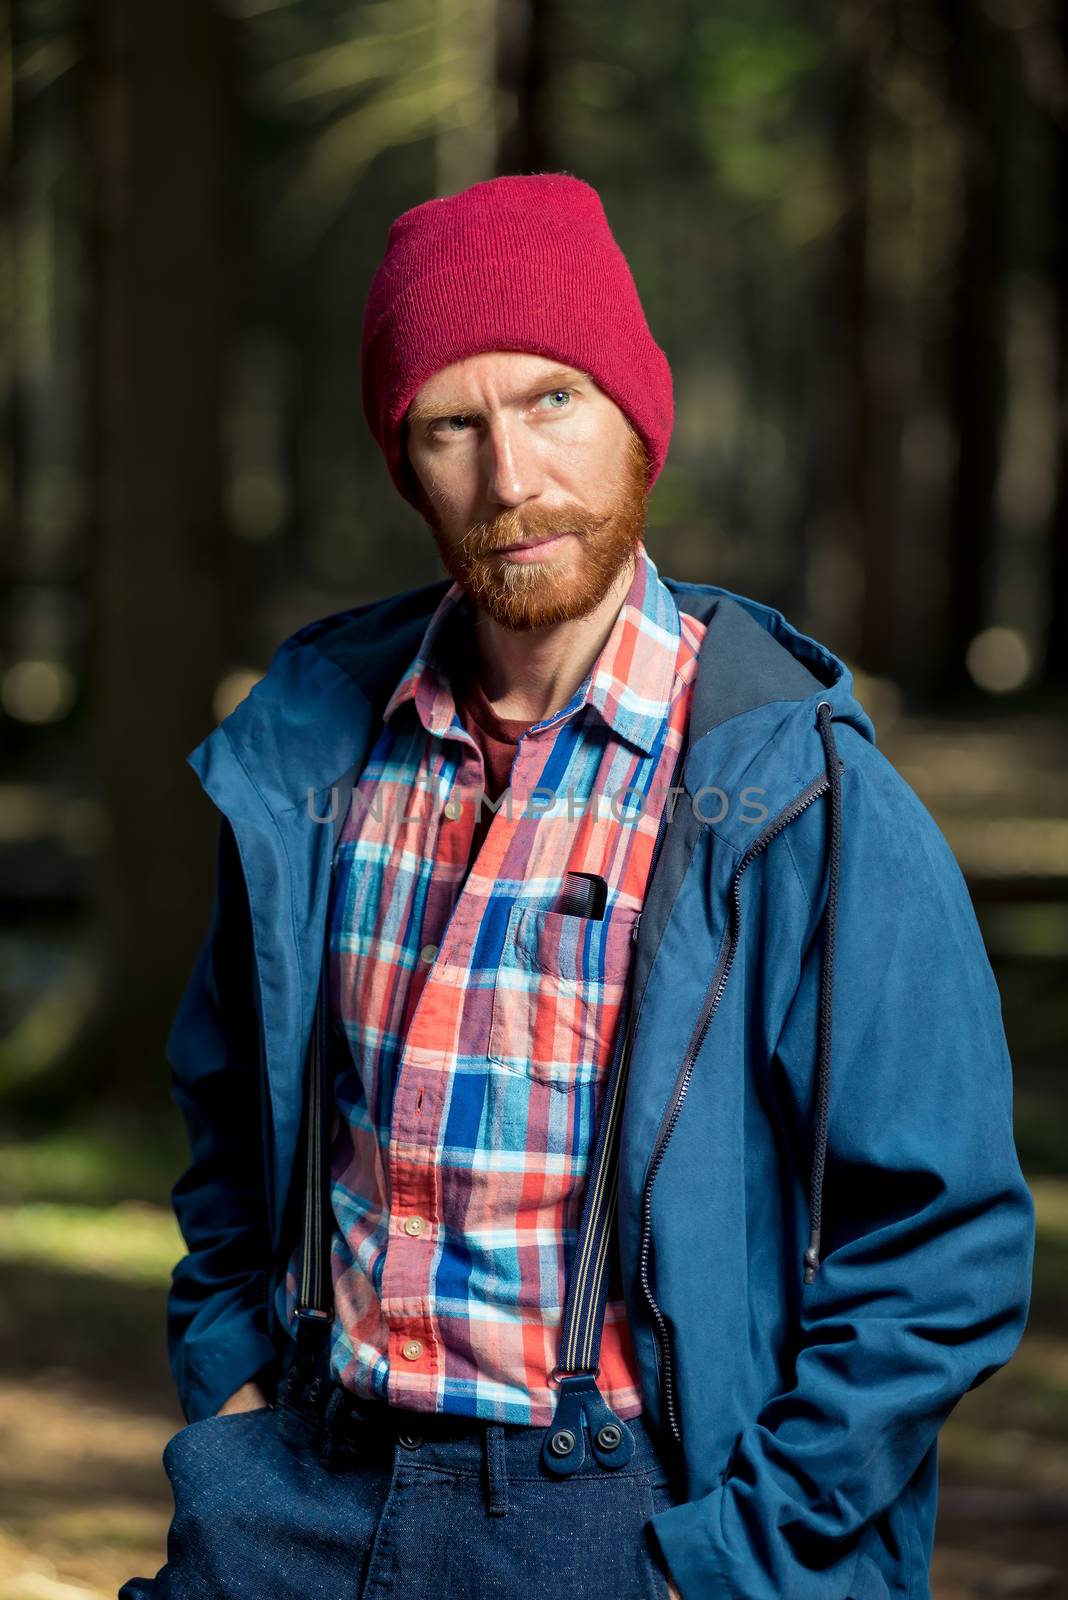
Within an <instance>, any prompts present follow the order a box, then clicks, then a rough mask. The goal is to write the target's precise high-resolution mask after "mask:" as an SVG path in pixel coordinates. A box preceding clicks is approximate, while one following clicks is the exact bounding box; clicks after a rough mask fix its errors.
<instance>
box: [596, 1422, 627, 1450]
mask: <svg viewBox="0 0 1068 1600" xmlns="http://www.w3.org/2000/svg"><path fill="white" fill-rule="evenodd" d="M622 1437H623V1435H622V1434H621V1433H620V1431H619V1429H618V1428H617V1427H616V1426H615V1424H614V1423H611V1422H606V1423H605V1425H604V1427H603V1428H599V1429H598V1430H597V1443H598V1444H599V1445H600V1447H601V1449H602V1450H615V1449H616V1447H617V1445H618V1444H619V1441H620V1440H621V1439H622Z"/></svg>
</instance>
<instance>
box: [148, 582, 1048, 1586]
mask: <svg viewBox="0 0 1068 1600" xmlns="http://www.w3.org/2000/svg"><path fill="white" fill-rule="evenodd" d="M662 581H663V582H665V583H666V585H667V587H668V589H669V591H670V592H671V593H672V594H673V595H674V597H675V599H676V601H677V603H678V604H679V606H680V608H681V609H683V610H686V611H689V612H691V613H693V614H694V615H696V616H698V617H699V618H700V619H701V620H702V621H703V622H705V623H706V624H707V632H706V635H705V639H704V643H703V648H702V652H701V657H700V663H699V671H698V676H697V681H696V687H695V693H694V701H693V709H692V714H691V725H690V735H689V748H688V754H687V756H686V760H685V765H684V768H683V772H682V780H681V781H682V783H683V785H684V787H685V791H686V792H685V794H684V795H683V796H682V797H681V798H680V800H679V803H678V805H677V807H676V809H675V812H674V817H673V820H672V822H671V825H670V826H669V827H668V828H667V830H666V832H665V835H664V842H663V846H662V848H661V850H660V853H659V856H658V858H657V861H656V866H655V870H654V874H653V877H652V879H651V881H650V884H649V886H648V890H647V895H646V900H645V904H644V908H643V913H642V917H641V921H640V924H639V934H638V940H637V945H636V950H635V958H634V984H635V990H634V1002H633V1005H634V1013H633V1014H634V1028H633V1035H632V1042H631V1059H630V1080H629V1084H628V1089H627V1099H626V1105H625V1112H624V1123H623V1131H622V1147H621V1156H620V1178H619V1213H618V1241H619V1251H620V1265H621V1269H622V1283H623V1291H624V1296H625V1300H626V1305H627V1310H628V1316H629V1322H630V1328H631V1332H632V1335H633V1339H634V1344H635V1348H636V1352H637V1358H638V1362H639V1368H640V1376H641V1386H642V1393H643V1397H644V1401H645V1404H646V1406H647V1408H648V1410H649V1412H650V1413H651V1414H652V1419H653V1422H654V1424H655V1425H656V1426H657V1427H658V1428H659V1429H660V1432H661V1435H662V1438H663V1440H664V1447H665V1450H666V1451H668V1452H669V1453H673V1454H674V1458H675V1460H676V1463H677V1465H678V1468H679V1471H680V1476H681V1481H682V1482H683V1483H684V1486H685V1500H684V1501H683V1502H682V1503H680V1504H678V1505H675V1506H673V1507H672V1508H671V1509H669V1510H666V1511H662V1512H659V1513H658V1514H657V1515H656V1516H655V1517H654V1518H653V1519H652V1525H653V1529H654V1531H655V1534H656V1536H657V1538H658V1539H659V1542H660V1546H661V1549H662V1551H663V1552H664V1555H665V1557H666V1560H667V1563H668V1565H669V1567H670V1569H671V1572H672V1575H673V1577H674V1580H675V1583H676V1585H677V1587H678V1588H679V1590H680V1591H681V1593H682V1595H683V1600H698V1597H704V1596H709V1597H715V1600H784V1597H789V1600H793V1597H795V1596H796V1597H799V1600H847V1597H851V1600H883V1597H887V1596H894V1597H902V1600H904V1597H909V1600H922V1597H927V1596H929V1594H930V1588H929V1582H928V1566H929V1561H930V1556H931V1549H932V1543H933V1535H934V1519H935V1502H936V1451H937V1435H938V1430H939V1428H940V1427H941V1425H942V1423H943V1422H944V1421H945V1419H946V1417H947V1415H948V1414H949V1412H950V1411H951V1409H952V1408H953V1406H954V1404H955V1403H956V1401H957V1400H958V1399H959V1398H960V1396H961V1395H963V1394H964V1393H965V1392H966V1391H967V1390H968V1389H970V1388H974V1387H975V1386H976V1385H977V1384H979V1383H981V1382H982V1381H983V1380H984V1379H985V1378H988V1377H989V1376H990V1375H991V1374H992V1373H993V1372H995V1371H996V1370H997V1369H998V1368H999V1367H1000V1366H1001V1365H1002V1364H1003V1363H1004V1362H1006V1361H1007V1360H1008V1359H1009V1357H1010V1356H1011V1355H1012V1353H1013V1351H1014V1350H1015V1348H1016V1345H1017V1343H1018V1341H1019V1339H1020V1335H1021V1333H1022V1330H1023V1327H1024V1323H1025V1320H1026V1315H1027V1308H1028V1301H1029V1294H1030V1282H1031V1262H1032V1251H1033V1244H1034V1209H1033V1205H1032V1201H1031V1196H1030V1194H1029V1191H1028V1189H1027V1187H1026V1185H1025V1183H1024V1180H1023V1177H1022V1175H1021V1171H1020V1166H1019V1162H1018V1159H1017V1153H1016V1149H1015V1144H1014V1139H1013V1128H1012V1079H1011V1065H1010V1061H1009V1057H1008V1052H1007V1049H1006V1044H1005V1036H1004V1031H1003V1027H1002V1020H1001V1010H1000V1002H999V997H998V991H997V988H996V985H995V982H994V978H993V975H992V973H991V970H990V965H989V962H988V960H987V957H986V953H985V950H984V947H983V943H982V939H981V936H980V933H979V929H978V927H977V924H976V920H975V916H974V913H973V910H972V905H971V901H970V899H969V895H968V891H967V888H966V886H965V884H964V881H963V879H962V877H961V873H960V871H959V869H958V867H957V864H956V862H955V860H954V858H953V856H952V854H951V852H950V850H949V847H948V845H947V844H946V842H945V839H944V838H943V836H942V834H941V833H940V831H939V829H938V828H937V826H936V825H935V823H934V821H933V819H932V818H931V816H930V814H929V813H928V812H927V810H926V809H925V808H924V806H923V805H922V804H921V803H920V801H919V800H918V799H917V797H916V795H915V794H914V793H913V791H912V790H911V789H910V788H909V786H908V785H907V784H906V783H905V782H904V780H903V779H902V778H901V777H900V776H899V775H898V773H897V772H896V771H895V770H894V768H893V767H892V766H891V765H890V764H889V763H888V762H887V761H886V759H885V758H884V757H883V755H882V754H881V752H880V751H879V750H878V749H877V748H876V745H875V734H874V730H873V728H872V724H871V722H870V720H869V718H868V716H867V715H866V713H865V712H864V710H863V709H862V707H861V706H860V705H859V703H858V702H857V700H856V698H855V697H854V694H853V690H852V680H851V677H850V674H849V672H848V670H847V669H846V667H845V666H844V664H843V663H842V661H841V660H839V659H838V658H837V657H836V656H835V655H833V654H832V653H831V652H830V651H829V650H827V649H826V648H824V647H823V646H822V645H820V644H818V643H816V642H815V641H814V640H812V639H810V638H807V637H806V636H805V635H803V634H801V633H799V632H798V631H796V630H795V629H794V628H793V627H791V626H790V624H789V623H788V622H786V621H785V619H784V618H783V617H782V615H781V614H780V613H779V612H777V611H774V610H772V609H770V608H768V607H766V606H763V605H759V604H757V603H756V602H754V601H752V600H749V599H746V598H744V597H743V596H740V595H734V594H731V593H729V592H728V591H727V590H724V589H721V588H717V587H714V586H712V585H701V584H686V583H679V582H675V581H674V580H672V579H663V580H662ZM448 582H449V580H448V579H443V580H439V581H438V582H436V583H432V584H429V585H426V586H424V587H422V588H419V589H414V590H409V591H407V592H405V593H403V594H400V595H397V596H393V597H391V598H389V599H386V600H383V601H378V602H374V603H372V604H369V605H363V606H358V607H355V608H352V609H350V610H347V611H342V612H339V613H337V614H335V615H333V616H329V617H326V618H323V619H321V620H320V621H317V622H314V623H311V624H310V625H308V626H307V627H305V628H302V629H300V630H299V631H298V632H297V633H296V634H294V635H293V636H292V637H291V638H290V639H288V640H286V641H285V643H284V644H282V645H281V646H280V648H279V649H278V651H277V652H276V654H275V656H274V658H273V660H272V662H271V665H270V668H269V670H268V672H267V673H266V675H265V677H264V678H263V680H262V681H261V682H260V683H258V684H257V685H256V687H255V688H254V689H253V690H252V692H251V694H250V695H249V696H248V697H247V698H246V699H245V700H244V701H243V702H242V703H241V704H240V705H239V706H238V707H237V708H236V710H234V711H233V712H231V714H230V715H229V716H228V717H227V718H226V719H225V721H224V722H222V723H221V724H220V726H219V727H217V728H216V729H215V730H214V731H213V732H212V733H211V734H210V735H209V736H208V737H207V738H206V739H205V740H204V741H203V742H202V743H201V744H200V745H198V746H197V748H196V749H195V750H194V751H193V752H192V754H191V755H190V756H189V758H188V759H189V761H190V764H191V765H192V766H193V768H194V770H195V771H196V772H197V774H198V776H199V778H200V780H201V783H202V784H203V787H204V789H205V790H206V792H207V794H208V795H209V796H210V797H211V799H212V800H213V801H214V802H215V804H216V806H217V807H218V808H219V811H220V812H221V813H222V819H221V822H220V846H219V854H218V879H217V894H216V900H215V907H214V913H213V919H212V925H211V929H210V932H209V934H208V937H207V939H206V941H205V943H204V946H203V948H202V950H201V952H200V956H199V959H198V961H197V965H196V968H195V970H194V972H193V975H192V977H191V979H190V982H189V984H188V986H187V988H186V991H185V994H184V996H183V998H182V1001H181V1004H180V1006H179V1009H178V1012H177V1015H176V1017H175V1019H174V1023H173V1026H172V1028H171V1032H170V1035H169V1038H168V1041H167V1056H168V1060H169V1062H170V1064H171V1067H172V1069H173V1077H172V1085H173V1087H172V1093H173V1095H174V1098H175V1100H176V1102H177V1103H178V1105H179V1107H180V1109H181V1111H182V1113H183V1115H184V1117H185V1119H186V1122H187V1126H188V1129H189V1135H190V1141H191V1147H192V1161H191V1164H190V1165H189V1167H188V1169H187V1170H186V1171H185V1172H184V1173H183V1174H182V1176H181V1177H180V1179H179V1180H178V1182H177V1184H176V1185H175V1187H174V1190H173V1203H174V1207H175V1211H176V1214H177V1217H178V1221H179V1224H180V1226H181V1229H182V1233H183V1236H184V1239H185V1241H186V1244H187V1247H188V1254H187V1255H185V1257H184V1258H183V1259H182V1260H181V1261H180V1262H179V1264H178V1265H177V1267H176V1268H175V1270H174V1277H173V1284H172V1287H171V1293H170V1298H169V1303H168V1344H169V1350H170V1357H171V1364H172V1368H173V1372H174V1376H175V1381H176V1383H177V1386H178V1391H179V1395H180V1398H181V1402H182V1407H183V1410H184V1412H185V1415H186V1417H187V1418H188V1419H189V1420H191V1421H192V1420H196V1419H197V1418H199V1417H202V1416H206V1415H209V1414H211V1413H212V1412H213V1411H214V1410H215V1409H217V1407H218V1406H219V1405H220V1404H221V1403H222V1402H223V1400H225V1399H226V1397H227V1396H228V1395H229V1394H230V1393H232V1391H233V1390H235V1389H236V1388H237V1387H238V1386H239V1385H240V1384H241V1383H242V1382H244V1381H245V1380H246V1379H248V1378H250V1377H252V1376H254V1375H260V1374H262V1375H263V1376H264V1377H265V1378H266V1377H269V1375H270V1374H272V1373H274V1372H276V1370H277V1364H278V1360H279V1356H280V1353H281V1350H282V1349H283V1347H284V1345H285V1341H286V1338H287V1335H286V1333H285V1330H284V1329H282V1328H281V1327H280V1326H278V1325H275V1324H274V1323H273V1319H272V1317H271V1314H270V1307H271V1305H272V1303H273V1299H274V1292H275V1288H276V1285H277V1281H278V1278H277V1275H278V1273H279V1272H280V1271H281V1270H283V1265H284V1261H285V1259H286V1258H287V1256H288V1251H289V1248H290V1246H291V1244H292V1241H293V1239H294V1238H295V1237H296V1234H295V1231H294V1230H295V1228H296V1225H297V1217H298V1215H299V1207H300V1203H301V1198H302V1197H301V1192H300V1191H301V1183H300V1172H299V1171H295V1168H297V1167H299V1163H297V1162H296V1161H295V1157H296V1154H297V1151H298V1145H299V1140H300V1136H301V1099H302V1095H301V1085H302V1070H303V1063H304V1056H305V1051H306V1048H307V1045H308V1038H309V1033H310V1028H311V1021H312V1014H313V1009H314V1004H315V997H316V987H317V982H318V976H319V964H320V960H321V952H322V949H323V932H324V926H325V915H326V896H327V886H328V879H329V865H330V855H331V846H332V830H331V829H330V828H329V827H324V826H323V825H322V823H321V822H319V821H317V820H316V818H322V817H324V816H328V815H329V812H330V808H331V790H332V787H333V786H334V785H335V784H337V783H338V781H339V779H341V778H342V777H343V775H345V774H350V775H351V774H353V773H357V774H358V772H359V771H360V769H361V766H362V763H363V759H364V757H365V755H366V752H367V750H368V748H369V745H370V741H371V738H372V736H373V734H374V732H375V730H376V727H377V725H378V721H379V719H380V715H381V711H382V708H383V707H384V705H385V703H386V700H387V699H388V697H389V694H390V692H391V690H392V688H393V686H394V684H395V683H396V681H397V679H398V678H399V676H400V674H401V672H402V671H403V669H404V667H405V666H406V665H407V663H408V662H409V660H410V659H411V657H412V655H413V654H414V653H415V650H416V647H417V645H418V643H419V640H420V637H421V635H422V631H423V629H424V627H425V625H426V622H427V620H428V619H429V616H430V614H431V611H432V610H433V608H434V607H435V606H436V605H437V603H438V601H439V600H440V599H441V596H442V594H443V593H444V590H445V588H446V587H447V584H448ZM822 702H826V703H827V704H829V705H830V707H831V709H832V713H833V723H832V724H831V728H832V729H833V739H834V744H835V746H836V747H837V758H838V761H839V763H840V765H839V769H838V770H839V780H840V787H839V790H838V796H837V805H836V806H835V808H834V809H835V812H836V815H837V816H838V818H839V821H840V849H839V850H837V851H834V852H832V849H831V838H830V819H831V812H832V807H831V805H830V803H829V801H830V798H831V785H830V773H831V760H830V758H829V756H828V752H827V747H826V745H825V743H824V740H823V736H822V735H821V733H820V729H819V719H818V717H817V707H818V706H819V705H820V704H821V703H822ZM832 855H833V856H834V857H835V858H836V859H837V861H838V871H839V883H838V891H837V895H836V897H835V903H834V906H833V912H834V914H833V917H832V918H830V922H831V923H833V931H834V947H833V949H834V954H833V965H832V964H830V963H829V962H828V960H826V959H824V957H825V955H826V954H827V947H826V942H825V941H826V937H827V933H828V921H829V919H828V913H829V910H830V909H831V907H829V895H828V881H829V877H830V863H831V859H832ZM821 971H823V972H829V979H828V981H829V982H830V983H831V984H832V985H833V988H832V991H831V996H830V998H831V1000H832V1002H833V1010H831V1011H830V1012H829V1014H828V1015H826V1016H825V1021H826V1023H828V1024H833V1026H831V1027H830V1028H829V1029H825V1033H826V1037H824V1039H823V1048H822V1050H821V1044H820V1039H819V1038H818V1036H817V1035H818V1021H819V1015H820V1010H819V988H820V981H821ZM820 1062H822V1063H824V1066H825V1068H829V1085H828V1084H827V1083H824V1090H825V1096H824V1097H821V1096H820V1094H819V1088H820V1084H819V1081H818V1080H819V1077H820V1076H821V1075H820V1074H818V1072H817V1066H818V1063H820ZM817 1172H819V1173H820V1174H822V1239H821V1245H822V1248H821V1256H822V1260H821V1264H820V1266H819V1270H818V1271H817V1272H816V1273H815V1275H814V1276H813V1277H812V1281H811V1282H805V1281H804V1280H805V1273H804V1255H805V1250H806V1248H807V1247H808V1245H809V1241H810V1215H809V1206H810V1201H811V1200H812V1195H813V1180H814V1176H815V1174H816V1173H817Z"/></svg>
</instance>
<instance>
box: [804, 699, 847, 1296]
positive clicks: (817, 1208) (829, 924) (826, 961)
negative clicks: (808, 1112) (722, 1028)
mask: <svg viewBox="0 0 1068 1600" xmlns="http://www.w3.org/2000/svg"><path fill="white" fill-rule="evenodd" d="M831 720H832V707H831V704H830V702H829V701H828V700H821V701H820V703H819V705H818V706H817V707H816V722H817V725H818V727H819V731H820V738H821V739H822V740H823V754H824V761H825V764H826V767H827V779H828V782H829V783H830V786H831V864H830V879H829V883H828V887H827V906H826V909H825V911H824V937H823V959H822V962H821V964H820V998H819V1022H818V1027H817V1034H818V1040H819V1044H818V1051H817V1069H816V1078H817V1098H816V1134H815V1142H814V1146H813V1152H812V1188H811V1192H810V1196H809V1212H808V1220H809V1235H808V1249H807V1250H806V1251H805V1282H806V1283H812V1282H813V1280H814V1279H815V1276H816V1273H817V1272H818V1271H819V1266H820V1230H821V1227H822V1222H823V1174H824V1168H825V1166H826V1162H827V1110H828V1105H829V1103H830V1093H831V1028H832V1019H831V1002H832V997H833V990H834V934H835V924H836V921H837V917H838V869H839V864H840V860H841V849H842V781H841V776H840V774H839V771H838V750H837V748H836V746H835V742H834V733H833V732H832V729H831Z"/></svg>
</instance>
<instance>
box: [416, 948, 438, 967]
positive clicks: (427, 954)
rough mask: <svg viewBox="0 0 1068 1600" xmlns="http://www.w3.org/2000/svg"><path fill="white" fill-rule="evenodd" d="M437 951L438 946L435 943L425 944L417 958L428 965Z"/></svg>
mask: <svg viewBox="0 0 1068 1600" xmlns="http://www.w3.org/2000/svg"><path fill="white" fill-rule="evenodd" d="M437 953H438V947H437V945H436V944H425V945H424V946H423V948H422V949H421V950H420V952H419V959H420V961H425V962H426V964H427V966H428V967H429V965H430V963H431V962H432V961H433V959H434V957H435V956H436V955H437Z"/></svg>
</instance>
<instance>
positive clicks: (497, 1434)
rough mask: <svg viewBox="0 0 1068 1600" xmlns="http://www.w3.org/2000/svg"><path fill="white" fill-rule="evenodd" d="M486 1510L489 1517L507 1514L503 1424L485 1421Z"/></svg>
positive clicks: (506, 1468) (506, 1472)
mask: <svg viewBox="0 0 1068 1600" xmlns="http://www.w3.org/2000/svg"><path fill="white" fill-rule="evenodd" d="M485 1441H486V1510H487V1511H488V1513H489V1515H490V1516H491V1517H505V1516H507V1515H508V1467H507V1463H506V1460H505V1450H504V1426H503V1424H502V1423H500V1422H487V1424H486V1432H485Z"/></svg>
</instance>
